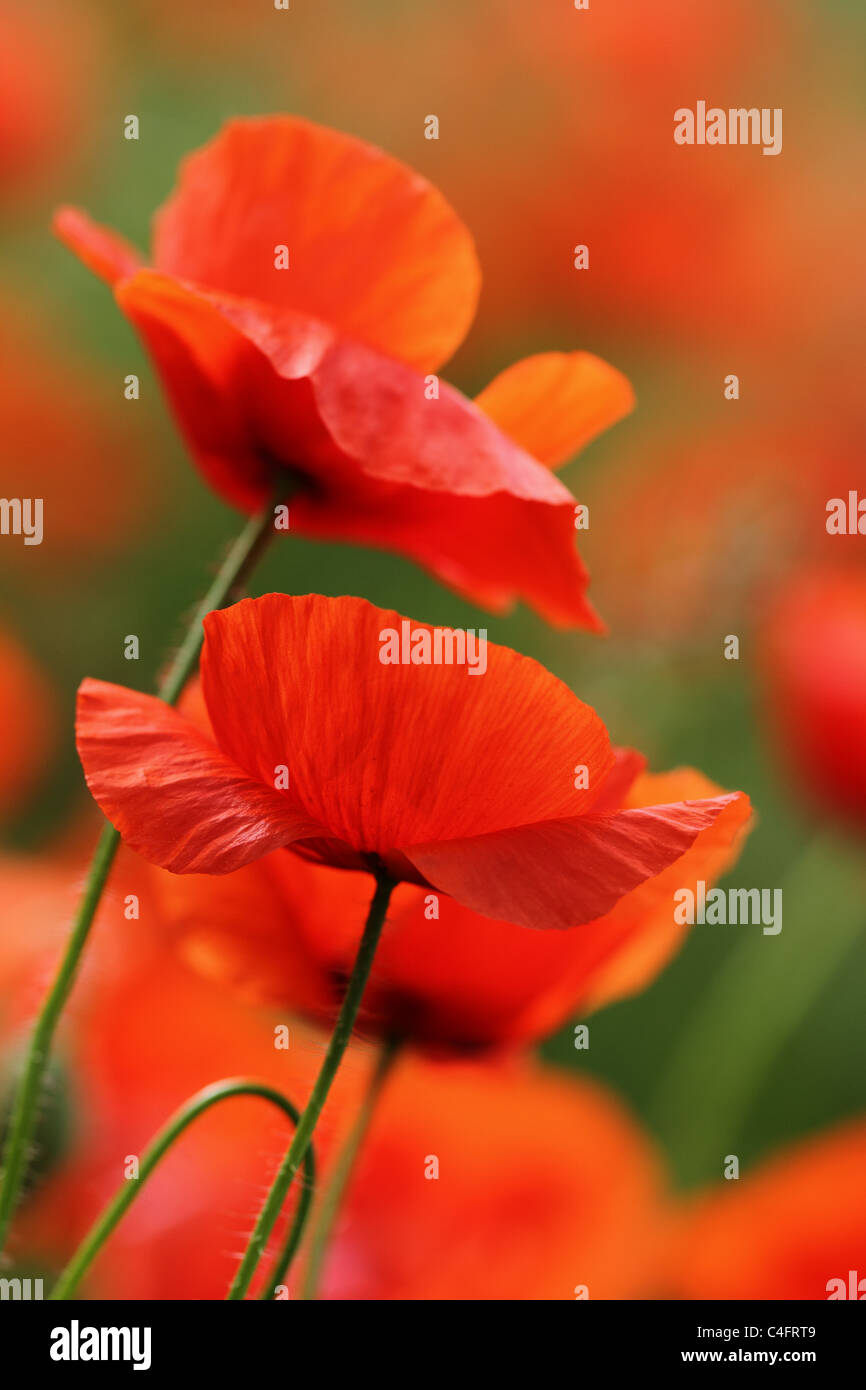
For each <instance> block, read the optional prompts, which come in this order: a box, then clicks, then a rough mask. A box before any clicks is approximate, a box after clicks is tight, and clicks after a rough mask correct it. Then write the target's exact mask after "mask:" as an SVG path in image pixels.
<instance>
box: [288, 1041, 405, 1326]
mask: <svg viewBox="0 0 866 1390" xmlns="http://www.w3.org/2000/svg"><path fill="white" fill-rule="evenodd" d="M399 1050H400V1039H399V1038H389V1039H388V1041H387V1042H386V1043H384V1045H383V1047H382V1050H381V1052H380V1053H379V1057H378V1060H377V1062H376V1067H375V1069H374V1071H373V1073H372V1075H371V1077H370V1084H369V1086H368V1087H367V1093H366V1095H365V1096H364V1099H363V1101H362V1103H361V1108H360V1110H359V1111H358V1115H357V1117H356V1119H355V1123H354V1125H353V1126H352V1129H351V1131H350V1133H349V1137H348V1139H347V1140H346V1142H345V1144H344V1145H343V1147H342V1149H341V1150H340V1153H339V1155H338V1157H337V1162H336V1163H335V1165H334V1171H333V1173H332V1174H331V1177H330V1180H329V1182H328V1185H327V1187H326V1188H325V1191H324V1193H323V1195H322V1200H321V1202H320V1204H319V1209H318V1212H317V1216H316V1223H315V1225H314V1227H313V1234H312V1237H311V1240H310V1255H309V1262H308V1264H307V1269H306V1273H305V1275H304V1282H303V1285H302V1287H301V1298H302V1299H303V1298H306V1299H314V1298H315V1297H316V1294H317V1290H318V1287H319V1280H320V1278H321V1273H322V1265H323V1263H324V1259H325V1251H326V1250H327V1248H328V1242H329V1241H330V1238H331V1232H332V1231H333V1229H334V1222H335V1221H336V1219H337V1214H338V1212H339V1210H340V1207H341V1206H342V1203H343V1196H344V1194H345V1191H346V1186H347V1184H348V1182H349V1178H350V1177H351V1175H352V1172H353V1170H354V1167H355V1162H356V1160H357V1157H358V1153H359V1150H360V1148H361V1145H362V1144H363V1142H364V1139H365V1137H366V1134H367V1130H368V1129H369V1128H370V1121H371V1120H372V1118H373V1115H374V1113H375V1110H376V1105H377V1103H378V1100H379V1096H380V1095H381V1092H382V1087H383V1086H384V1084H385V1081H386V1079H387V1077H388V1074H389V1073H390V1071H391V1068H392V1066H393V1065H394V1062H395V1061H396V1058H397V1054H398V1052H399ZM276 1272H279V1266H278V1267H277V1271H275V1273H276ZM279 1282H280V1281H279V1280H278V1279H276V1278H275V1279H274V1283H279Z"/></svg>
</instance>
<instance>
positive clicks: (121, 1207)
mask: <svg viewBox="0 0 866 1390" xmlns="http://www.w3.org/2000/svg"><path fill="white" fill-rule="evenodd" d="M234 1096H261V1097H262V1099H263V1100H269V1101H271V1103H272V1104H273V1105H276V1106H278V1107H279V1109H280V1110H282V1111H283V1112H284V1113H285V1114H286V1115H288V1116H289V1118H290V1119H291V1120H292V1121H293V1123H294V1124H297V1123H298V1119H299V1115H300V1112H299V1111H298V1109H297V1107H296V1106H294V1105H293V1104H292V1102H291V1101H290V1100H288V1099H287V1097H286V1096H284V1095H283V1094H282V1092H280V1091H277V1090H275V1089H274V1088H273V1086H266V1085H264V1084H263V1083H262V1082H259V1081H245V1080H243V1079H238V1080H231V1081H217V1082H215V1083H214V1084H213V1085H212V1086H205V1087H204V1089H203V1090H201V1091H198V1092H196V1094H195V1095H194V1096H192V1097H191V1098H190V1099H189V1100H188V1101H185V1102H184V1104H183V1105H182V1106H181V1107H180V1109H179V1110H178V1111H176V1112H175V1114H174V1115H172V1117H171V1119H170V1120H169V1121H168V1123H167V1124H166V1125H165V1127H164V1128H163V1129H161V1130H160V1132H159V1134H157V1136H156V1138H155V1139H154V1140H153V1142H152V1143H151V1144H150V1145H149V1147H148V1148H147V1149H146V1150H145V1152H144V1154H143V1155H142V1159H141V1168H140V1170H139V1174H138V1177H137V1178H135V1179H130V1180H129V1181H128V1182H127V1183H126V1185H125V1186H124V1187H122V1188H121V1189H120V1191H119V1192H118V1193H117V1194H116V1196H114V1197H113V1198H112V1200H111V1201H110V1202H109V1204H108V1206H107V1207H106V1208H105V1210H104V1211H103V1213H102V1215H101V1216H100V1217H99V1218H98V1219H97V1220H96V1221H95V1222H94V1224H93V1226H92V1227H91V1229H90V1231H89V1232H88V1233H87V1235H86V1236H85V1238H84V1240H83V1241H82V1242H81V1244H80V1245H79V1247H78V1249H77V1250H76V1252H75V1254H74V1255H73V1256H72V1259H71V1260H70V1261H69V1264H68V1265H67V1266H66V1268H65V1269H64V1271H63V1273H62V1274H61V1275H60V1278H59V1279H58V1281H57V1283H56V1284H55V1286H54V1288H53V1289H52V1291H51V1294H50V1295H49V1297H50V1298H53V1299H64V1298H71V1297H72V1295H73V1294H74V1293H75V1290H76V1289H77V1288H78V1285H79V1283H80V1282H81V1280H82V1278H83V1277H84V1275H85V1274H86V1273H87V1271H88V1269H89V1268H90V1266H91V1264H92V1263H93V1261H94V1260H95V1258H96V1256H97V1255H98V1254H99V1251H100V1250H101V1249H102V1247H103V1245H104V1244H105V1242H106V1241H107V1240H108V1237H109V1236H110V1235H111V1233H112V1231H114V1230H115V1228H116V1227H117V1225H118V1223H119V1222H120V1220H121V1218H122V1217H123V1216H124V1215H125V1214H126V1212H127V1211H129V1208H130V1207H131V1206H132V1204H133V1202H134V1201H135V1199H136V1197H137V1196H138V1194H139V1192H140V1191H141V1189H142V1188H143V1187H144V1184H145V1183H146V1182H147V1179H148V1178H149V1177H150V1175H151V1173H152V1172H153V1170H154V1168H155V1167H156V1166H157V1164H158V1163H159V1161H160V1159H161V1158H163V1157H164V1156H165V1154H166V1153H167V1152H168V1150H169V1149H170V1148H171V1146H172V1144H173V1143H174V1142H175V1140H176V1139H179V1138H180V1136H181V1135H182V1134H183V1132H184V1130H185V1129H188V1128H189V1126H190V1125H191V1124H192V1122H193V1120H196V1119H198V1117H199V1115H203V1114H204V1112H205V1111H206V1110H210V1108H211V1107H212V1106H214V1105H217V1104H219V1102H220V1101H223V1100H231V1099H232V1098H233V1097H234ZM304 1163H305V1170H306V1178H307V1181H306V1184H305V1186H304V1188H303V1190H302V1192H301V1196H300V1198H299V1200H298V1208H297V1211H296V1212H295V1219H294V1221H293V1222H292V1230H291V1238H292V1239H293V1240H294V1244H295V1247H297V1245H298V1242H299V1241H300V1239H301V1236H302V1235H303V1231H304V1225H305V1224H306V1220H307V1214H308V1212H309V1209H310V1202H311V1201H312V1197H313V1182H314V1180H315V1176H316V1168H315V1159H314V1156H313V1149H312V1146H310V1148H308V1149H307V1153H306V1156H305V1159H304Z"/></svg>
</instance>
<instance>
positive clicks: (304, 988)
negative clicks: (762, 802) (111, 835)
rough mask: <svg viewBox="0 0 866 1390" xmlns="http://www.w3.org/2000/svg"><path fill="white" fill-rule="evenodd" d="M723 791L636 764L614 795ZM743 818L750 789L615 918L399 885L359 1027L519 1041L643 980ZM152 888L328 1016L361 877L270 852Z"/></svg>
mask: <svg viewBox="0 0 866 1390" xmlns="http://www.w3.org/2000/svg"><path fill="white" fill-rule="evenodd" d="M633 774H634V768H633V766H632V767H630V769H629V775H633ZM719 790H720V789H719V788H718V787H715V786H714V785H713V784H712V783H711V782H709V781H707V779H706V778H704V777H702V776H701V775H700V774H699V773H696V772H691V771H689V770H682V771H679V772H674V773H670V774H669V775H668V776H667V777H659V776H650V775H646V774H644V775H642V776H639V777H637V779H636V780H635V781H634V783H633V785H632V786H630V787H628V788H626V789H624V791H623V793H619V792H615V793H614V800H615V802H616V804H617V805H618V806H622V807H631V808H635V807H640V806H649V805H652V804H653V803H654V802H658V801H661V800H665V801H668V800H669V801H681V800H682V799H684V798H688V799H690V800H692V799H699V798H710V797H713V796H717V795H718V794H719ZM748 815H749V803H748V800H747V798H745V797H738V798H734V799H732V800H731V801H730V803H729V805H728V806H727V807H726V809H725V810H724V811H723V812H722V814H721V815H720V816H719V818H718V819H717V820H716V821H715V822H714V823H713V824H712V825H711V826H709V827H708V828H707V829H706V830H703V831H701V832H700V833H699V834H698V836H697V839H696V840H695V842H694V844H693V845H692V847H691V849H688V850H687V851H686V852H685V854H684V855H683V856H682V857H681V858H680V859H677V860H676V862H675V863H674V864H671V865H670V866H669V868H667V869H665V870H663V871H662V873H660V874H658V875H657V876H656V877H655V878H652V879H649V880H648V881H647V882H646V883H644V884H642V885H641V886H640V887H638V888H636V889H635V890H634V891H633V892H631V893H628V894H626V896H625V897H624V898H621V899H620V901H619V902H618V903H617V905H616V906H615V907H614V908H613V909H612V911H611V912H609V913H608V914H607V915H606V916H604V917H602V918H600V919H599V920H597V921H595V922H593V923H591V924H587V925H585V926H582V927H574V928H572V929H571V930H569V931H564V932H528V931H526V930H525V929H524V928H523V927H519V926H514V925H512V923H510V922H503V921H491V920H490V919H489V918H487V917H481V916H479V915H478V913H476V912H472V911H471V910H470V909H469V908H467V907H463V906H462V905H461V904H460V903H459V902H456V901H455V900H454V899H453V898H447V897H445V896H442V897H440V896H439V895H438V894H436V895H432V896H431V894H430V892H429V889H423V888H417V887H414V886H413V885H409V884H404V885H401V887H400V888H398V890H397V892H396V893H395V895H394V897H393V898H392V905H391V910H390V912H389V917H388V925H387V927H386V930H385V933H384V935H383V937H382V940H381V942H380V944H379V948H378V951H377V954H376V961H375V964H374V967H373V973H372V975H371V977H370V982H369V984H368V986H367V990H366V993H365V996H364V1005H363V1008H362V1012H361V1016H360V1026H361V1028H362V1030H363V1031H364V1032H365V1033H371V1032H373V1033H377V1034H384V1035H388V1034H393V1033H396V1034H398V1035H399V1036H402V1037H405V1038H411V1039H412V1040H413V1041H415V1042H424V1043H427V1044H445V1045H450V1046H485V1045H491V1044H498V1043H517V1042H526V1041H529V1040H532V1039H536V1038H539V1037H542V1036H544V1035H546V1034H548V1033H550V1032H552V1031H553V1030H554V1029H555V1028H556V1027H558V1026H559V1025H560V1024H561V1023H562V1022H564V1020H565V1019H567V1018H568V1017H569V1016H570V1015H573V1014H575V1013H576V1012H577V1011H578V1010H590V1009H596V1008H599V1007H600V1006H601V1005H603V1004H606V1003H609V1002H610V1001H611V1000H613V999H618V998H621V997H622V996H623V995H627V994H631V993H633V992H634V991H635V990H638V989H641V988H643V987H644V986H646V985H647V984H648V983H649V982H650V981H651V980H652V979H653V977H654V976H655V975H656V974H657V972H658V971H659V970H660V969H661V968H662V967H663V965H664V963H665V962H666V961H667V959H668V958H669V957H670V956H671V955H672V954H673V952H674V951H675V950H676V949H677V946H678V945H679V944H680V943H681V942H682V941H683V939H684V930H683V928H682V927H680V926H677V925H676V924H675V923H674V920H673V912H672V901H673V894H674V892H675V891H676V890H677V889H678V888H682V887H691V888H692V889H693V890H694V887H695V882H696V880H698V879H703V880H704V881H705V882H711V881H712V880H713V879H714V878H715V877H717V876H718V875H719V874H720V873H722V872H723V871H724V870H725V869H726V868H727V867H728V865H729V864H730V862H731V861H732V859H733V858H734V856H735V854H736V852H737V848H738V841H739V839H740V834H741V832H742V830H743V826H744V822H745V820H746V818H747V817H748ZM155 890H156V900H157V904H158V910H157V913H156V916H157V918H158V920H159V921H160V923H165V924H166V926H167V929H168V931H169V933H170V934H171V936H172V937H173V938H174V939H175V941H176V942H178V944H179V945H180V948H181V950H182V952H183V955H184V957H185V958H186V959H187V960H188V961H190V962H191V963H192V964H193V965H194V966H195V967H196V968H197V969H198V970H200V971H202V972H203V973H204V974H206V975H208V976H209V977H211V978H214V979H218V980H220V981H221V982H222V983H224V984H228V985H230V986H232V987H233V988H235V989H237V990H239V991H240V992H242V993H243V994H245V995H247V996H250V997H252V998H255V999H258V1000H261V1001H268V1002H272V1003H277V1004H280V1005H282V1006H288V1007H289V1008H291V1009H292V1010H293V1011H300V1012H302V1013H306V1014H308V1015H310V1016H312V1017H314V1018H317V1019H327V1020H328V1021H331V1020H332V1019H333V1017H334V1014H335V1012H336V1009H337V1007H338V1005H339V999H340V993H339V990H338V988H337V985H338V984H339V983H341V982H342V981H344V980H345V979H346V978H347V977H348V975H349V973H350V971H351V967H352V962H353V960H354V958H355V955H356V953H357V950H358V944H359V940H360V935H361V925H362V923H363V920H364V912H365V908H366V906H367V903H368V900H369V896H370V888H369V879H368V878H367V876H366V875H363V874H353V873H346V872H341V871H340V870H337V869H328V868H324V867H321V866H319V865H314V864H309V863H304V862H303V861H302V860H301V859H299V858H298V857H297V856H296V855H293V854H287V853H286V852H285V851H284V850H276V851H275V852H274V853H273V854H269V855H267V856H266V857H265V858H264V859H262V860H260V861H259V862H257V863H255V864H251V865H249V866H248V867H247V868H244V869H239V870H238V871H237V872H236V873H234V874H229V875H228V876H227V877H225V878H220V879H216V878H213V877H208V876H206V875H198V874H189V875H183V876H179V875H176V874H166V873H163V872H159V873H158V875H157V876H156V881H155Z"/></svg>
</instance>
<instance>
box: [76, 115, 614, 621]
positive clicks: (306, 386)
mask: <svg viewBox="0 0 866 1390" xmlns="http://www.w3.org/2000/svg"><path fill="white" fill-rule="evenodd" d="M55 225H56V230H57V232H58V234H59V236H60V237H61V238H62V239H63V240H64V241H65V242H66V243H67V244H68V245H69V246H71V247H72V248H73V249H74V250H75V251H76V252H77V254H78V255H79V256H80V257H81V259H82V260H83V261H84V263H85V264H86V265H88V266H89V267H90V268H91V269H92V270H94V271H95V272H96V273H97V274H98V275H100V276H102V277H103V278H104V279H106V280H107V281H108V282H109V283H110V284H111V285H112V286H113V288H114V294H115V297H116V299H117V302H118V304H119V306H120V308H121V309H122V310H123V312H124V313H125V314H126V315H127V316H128V317H129V319H130V320H131V321H132V323H133V324H134V325H135V327H136V328H137V330H138V331H139V333H140V334H141V336H142V337H143V339H144V342H145V344H146V346H147V348H148V350H149V352H150V354H151V355H152V357H153V360H154V362H155V365H156V368H157V371H158V373H159V375H160V377H161V379H162V382H163V385H164V387H165V390H166V393H167V395H168V398H169V401H170V403H171V406H172V408H173V410H174V413H175V416H176V418H177V420H178V423H179V425H180V428H181V430H182V432H183V434H184V436H185V438H186V441H187V444H188V446H189V448H190V450H191V452H192V454H193V457H194V458H195V460H196V463H197V465H198V467H199V469H200V470H201V472H202V473H203V475H204V477H205V478H206V479H207V481H208V482H209V483H210V484H211V486H213V487H214V488H215V489H216V491H217V492H219V493H220V495H221V496H223V497H224V498H226V500H228V501H229V502H230V503H232V504H233V505H235V506H238V507H240V508H241V509H243V510H247V511H250V510H255V509H256V508H259V507H261V506H262V505H263V504H265V503H266V502H267V501H268V500H269V499H272V498H273V496H274V493H275V489H276V488H278V487H279V485H280V481H281V480H285V483H286V485H287V486H289V484H290V479H291V485H292V486H295V487H297V488H298V492H297V494H296V496H295V498H294V500H293V502H292V508H291V524H292V527H293V528H294V529H296V530H298V531H299V532H300V533H302V534H306V535H311V536H324V537H329V538H331V539H343V540H350V541H356V542H359V543H363V544H369V545H374V546H381V547H384V548H387V549H391V550H396V551H398V552H401V553H403V554H406V555H409V556H411V557H412V558H414V559H415V560H416V561H418V562H419V563H420V564H422V565H424V566H426V567H427V568H428V569H430V570H431V571H432V572H433V573H434V574H436V575H437V576H438V577H439V578H440V579H442V580H444V581H445V582H446V583H449V584H451V585H452V586H453V587H455V588H457V589H458V590H460V591H461V592H463V593H465V594H466V595H468V596H469V597H471V598H472V599H474V600H476V601H478V602H481V603H483V604H487V605H489V606H490V607H492V608H496V609H504V608H506V607H508V606H509V604H510V603H511V602H513V600H514V599H515V598H523V599H525V600H526V601H527V602H528V603H530V604H532V605H533V606H534V607H535V608H536V609H537V610H538V611H539V612H540V613H542V614H543V615H544V616H545V617H547V618H548V619H550V620H551V621H553V622H556V623H559V624H563V625H569V624H578V625H580V624H582V625H584V626H587V627H591V628H592V627H596V628H597V627H599V626H600V624H599V620H598V619H597V617H596V615H595V614H594V612H593V610H592V608H591V606H590V605H589V603H588V602H587V600H586V598H585V595H584V590H585V588H586V585H587V582H588V581H587V575H586V571H585V569H584V567H583V565H582V563H581V561H580V559H579V558H578V555H577V553H576V550H575V503H574V498H573V497H572V496H571V494H570V493H569V492H568V490H567V488H565V487H564V486H563V484H562V483H560V482H559V480H558V479H557V478H556V477H555V476H554V474H553V472H552V468H553V467H554V466H556V465H557V464H558V463H560V462H562V461H564V459H566V458H567V457H569V456H570V455H571V454H572V453H574V452H575V450H576V449H578V448H580V447H582V446H583V445H584V444H585V443H586V442H587V441H588V440H589V439H591V438H593V436H594V435H596V434H597V433H598V432H599V431H600V430H601V429H603V428H605V427H606V426H607V425H610V424H612V423H614V422H615V421H616V420H618V419H619V418H620V417H621V416H622V415H624V414H626V413H627V412H628V411H629V410H630V409H631V407H632V404H633V397H632V392H631V388H630V386H629V384H628V382H627V381H626V380H625V378H624V377H622V376H621V375H620V373H619V372H617V371H615V370H614V369H613V368H612V367H609V366H607V364H605V363H603V362H601V361H600V360H599V359H598V358H596V357H593V356H592V355H591V354H587V353H581V352H573V353H549V354H540V355H539V356H537V357H531V358H528V359H526V360H525V361H523V362H520V363H517V364H516V365H515V367H513V368H511V369H510V370H509V371H508V372H506V373H504V374H503V376H501V377H500V378H497V380H496V381H495V382H493V383H491V386H490V387H488V388H487V390H486V391H485V392H483V393H482V395H481V397H480V398H479V400H478V401H477V402H472V401H470V400H468V399H467V398H466V397H464V396H463V395H461V394H460V393H459V392H458V391H456V390H455V389H454V388H452V387H451V386H449V385H447V384H446V383H444V382H440V381H439V379H438V376H437V375H436V373H437V372H438V369H439V367H440V366H441V364H442V363H443V362H444V361H445V360H446V359H447V358H448V357H449V356H450V355H451V354H452V352H453V351H454V349H455V348H456V347H457V346H458V345H459V343H460V341H461V340H462V338H463V336H464V334H465V333H466V330H467V329H468V327H469V324H470V322H471V320H472V317H473V314H474V311H475V305H476V301H477V297H478V292H479V286H480V272H479V267H478V263H477V260H476V256H475V250H474V247H473V244H472V240H471V237H470V236H469V233H468V232H467V230H466V228H465V227H464V226H463V224H462V223H461V222H460V220H459V219H458V217H457V215H456V214H455V213H454V211H453V210H452V209H451V207H450V206H449V205H448V203H447V202H446V201H445V199H444V198H443V197H442V196H441V194H439V193H438V192H437V190H436V189H434V188H433V187H431V186H430V185H429V184H428V183H426V182H425V180H423V179H422V178H420V177H419V176H418V175H416V174H414V173H413V172H412V171H411V170H409V169H407V168H406V167H405V166H404V165H402V164H400V163H398V162H397V161H396V160H394V159H391V158H389V157H388V156H387V155H385V154H384V153H382V152H381V151H379V150H377V149H375V148H373V147H371V146H369V145H366V144H364V143H363V142H361V141H359V140H356V139H354V138H350V137H349V136H345V135H342V134H340V133H338V132H336V131H332V130H328V129H326V128H324V127H320V126H316V125H313V124H311V123H309V122H307V121H304V120H301V119H297V118H294V117H288V116H284V117H270V118H260V119H255V120H236V121H231V122H229V123H228V124H227V125H226V126H225V128H224V129H223V131H222V132H221V133H220V134H219V135H218V136H217V137H216V139H215V140H213V141H212V142H211V143H210V144H208V145H206V146H205V147H204V148H203V149H201V150H200V151H198V152H197V153H195V154H193V155H192V156H190V157H189V158H188V159H187V160H186V161H185V162H184V164H183V166H182V170H181V175H180V181H179V184H178V187H177V189H176V190H175V192H174V193H173V194H172V196H171V197H170V198H169V200H168V201H167V203H165V205H164V206H163V207H162V209H161V210H160V212H159V214H158V215H157V218H156V219H155V224H154V235H153V249H152V264H151V265H149V266H148V265H145V264H144V263H143V261H142V259H141V257H140V256H139V255H138V253H137V252H136V251H135V250H134V249H133V248H132V247H131V246H130V245H129V244H128V243H126V242H125V241H123V240H122V239H121V238H120V237H118V236H117V235H116V234H115V233H114V232H111V231H109V230H107V229H105V228H102V227H98V226H96V225H95V224H94V223H92V222H91V221H90V220H89V219H88V218H87V217H86V216H85V215H84V214H83V213H81V212H79V211H77V210H75V209H71V208H67V209H63V210H62V211H61V212H60V213H58V215H57V218H56V224H55ZM510 436H511V437H510Z"/></svg>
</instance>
